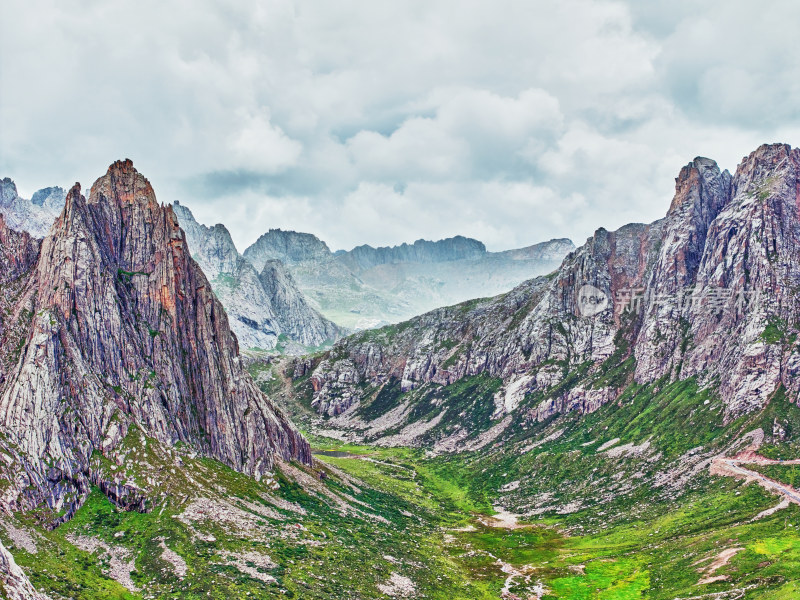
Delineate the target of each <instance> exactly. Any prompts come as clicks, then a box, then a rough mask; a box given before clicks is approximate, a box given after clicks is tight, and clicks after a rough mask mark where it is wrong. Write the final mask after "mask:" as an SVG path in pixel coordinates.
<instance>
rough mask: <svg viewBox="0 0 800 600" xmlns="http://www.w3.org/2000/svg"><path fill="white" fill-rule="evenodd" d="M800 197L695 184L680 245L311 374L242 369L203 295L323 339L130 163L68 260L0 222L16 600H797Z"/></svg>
mask: <svg viewBox="0 0 800 600" xmlns="http://www.w3.org/2000/svg"><path fill="white" fill-rule="evenodd" d="M798 182H800V151H799V150H797V149H792V148H791V147H789V146H786V145H783V144H773V145H764V146H761V147H760V148H758V149H757V150H755V151H754V152H752V153H751V154H750V155H749V156H748V157H746V158H745V159H744V160H743V161H742V163H741V164H740V166H739V168H738V169H737V171H736V173H735V174H734V175H731V174H729V173H728V172H727V171H721V170H720V169H719V168H718V167H717V165H716V163H714V162H713V161H710V160H708V159H704V158H696V159H695V160H693V161H691V162H690V163H689V164H688V165H686V166H685V167H684V168H683V169H681V171H680V173H679V176H678V178H677V179H676V190H675V196H674V198H673V201H672V203H671V205H670V207H669V210H668V212H667V215H666V216H665V217H664V218H663V219H660V220H658V221H656V222H654V223H651V224H632V225H627V226H625V227H622V228H620V229H619V230H617V231H607V230H605V229H602V228H601V229H598V230H597V231H596V232H595V234H594V235H593V236H592V237H591V238H589V239H588V240H587V242H586V244H584V245H583V246H581V247H580V248H578V249H576V250H575V251H573V252H570V253H569V254H568V255H567V256H566V257H565V258H564V260H563V262H562V263H561V265H560V266H559V268H558V269H557V270H555V271H553V272H551V273H549V274H547V275H544V276H540V277H536V278H533V279H529V280H527V281H525V282H523V283H521V284H520V285H518V286H516V287H515V288H513V289H512V290H510V291H507V292H505V293H501V294H499V295H496V296H493V297H490V298H479V299H472V300H468V301H466V302H462V303H460V304H455V305H452V306H447V307H443V308H437V309H435V310H432V311H430V312H427V313H424V314H422V315H419V316H417V317H414V318H412V319H410V320H406V321H403V322H400V323H397V324H390V325H386V326H383V327H381V328H376V329H370V330H366V331H360V332H355V333H353V334H350V335H348V336H345V337H342V338H341V339H339V340H338V341H336V342H332V341H329V343H326V344H324V345H323V346H324V347H321V348H316V349H311V350H308V349H307V350H306V353H305V354H301V355H299V356H293V355H290V354H278V353H275V352H269V353H265V352H260V351H250V350H246V349H243V350H242V351H240V348H239V340H238V336H237V335H236V334H235V333H234V332H233V327H232V326H231V325H229V321H228V319H229V316H228V314H227V312H226V310H224V308H223V304H222V302H221V301H220V297H223V298H225V297H227V298H228V301H229V302H230V298H231V296H225V293H227V292H225V293H223V292H221V291H219V287H218V286H219V283H217V284H216V287H215V284H214V283H213V282H212V281H210V280H209V279H208V278H207V275H206V273H205V271H206V270H208V271H209V273H210V274H212V275H214V276H215V279H218V277H217V276H218V275H219V274H220V273H227V272H228V270H226V269H229V268H231V267H229V266H225V265H224V264H223V263H226V261H227V263H230V265H233V267H235V268H236V269H239V270H240V272H241V273H249V275H248V276H247V277H243V278H242V279H241V282H244V281H250V282H251V283H252V287H250V288H248V289H251V290H254V291H253V293H254V294H262V295H264V297H267V296H269V297H270V298H271V299H270V306H271V307H279V306H283V307H284V308H285V311H284V313H283V314H284V315H292V316H294V317H297V318H296V319H295V320H294V321H285V320H284V321H281V318H280V317H279V315H278V314H277V313H275V314H274V322H275V323H276V324H277V326H278V327H279V328H284V327H285V330H286V331H290V330H292V328H293V327H294V328H295V329H294V332H295V335H297V336H299V335H301V334H302V333H303V331H305V333H308V334H310V333H313V332H316V334H318V335H322V336H326V339H328V338H329V337H330V336H329V334H327V333H325V330H326V328H332V327H334V326H333V325H332V324H330V322H328V321H326V320H325V318H324V317H322V316H321V315H320V314H319V313H318V312H315V311H316V309H314V308H313V307H312V306H311V304H310V303H305V301H304V300H303V297H302V294H300V293H299V292H297V287H296V286H295V283H294V279H293V278H292V277H291V276H288V277H283V276H282V278H281V279H280V281H281V283H280V285H281V286H282V287H280V288H278V287H275V285H273V284H274V283H275V281H277V279H276V280H275V281H273V279H272V277H276V275H275V273H273V274H272V275H270V279H269V281H267V282H265V281H264V278H263V277H262V276H263V275H264V273H265V270H264V269H262V270H261V272H259V271H258V270H257V269H256V268H255V267H254V266H247V265H249V263H247V264H246V263H245V262H243V261H244V259H243V258H242V257H241V256H239V255H238V252H236V251H235V248H233V249H231V248H232V247H233V246H232V243H230V236H229V234H227V231H226V230H224V228H221V227H219V226H217V227H215V228H204V226H201V225H199V224H196V230H195V231H194V232H193V233H192V234H191V239H189V237H187V235H186V234H185V233H184V231H183V229H182V228H181V226H180V224H179V221H178V219H179V217H178V216H177V215H176V212H175V211H174V209H173V207H171V206H164V205H161V204H159V203H158V202H157V201H156V200H155V195H154V192H153V190H152V187H151V186H150V184H149V182H148V181H147V179H145V178H144V177H143V176H142V175H141V174H140V173H138V171H136V170H135V169H134V168H133V165H132V163H131V162H130V161H118V162H116V163H114V164H112V165H111V167H109V170H108V172H107V173H106V174H105V175H104V176H102V177H101V178H99V179H98V180H97V181H96V182H95V184H94V185H93V186H92V188H91V191H90V194H89V197H88V198H86V197H84V196H83V195H82V193H81V189H80V187H79V186H77V185H76V186H75V187H74V188H72V189H71V190H70V192H69V193H68V195H67V199H66V204H65V207H64V209H63V211H62V213H61V215H60V216H59V217H58V219H57V220H56V222H55V224H54V225H53V226H52V228H51V230H50V232H49V233H48V235H47V236H46V237H45V238H44V239H43V240H39V239H38V238H35V237H32V236H31V235H29V234H28V233H26V232H20V231H16V230H14V229H12V228H9V227H7V226H6V224H5V222H4V221H3V220H0V249H2V253H0V260H2V265H3V267H4V268H3V271H2V272H1V273H0V285H2V286H3V290H4V292H5V293H4V295H3V296H2V309H3V310H2V312H0V327H1V328H2V329H0V336H2V337H0V340H2V344H0V359H1V360H0V451H1V452H0V461H1V462H0V469H1V471H0V472H1V473H2V488H0V492H1V493H2V496H0V498H1V499H2V506H3V508H4V513H3V516H2V518H0V525H2V526H1V527H0V542H2V547H0V560H1V561H2V562H3V564H7V565H8V566H7V567H4V569H5V571H4V572H5V573H7V574H6V575H4V576H3V578H2V579H0V580H1V581H2V582H3V583H2V586H3V587H2V588H0V591H2V593H4V594H5V595H7V596H8V597H11V598H14V599H15V600H16V598H25V597H34V596H32V594H34V593H35V594H38V595H40V597H46V598H50V599H51V600H56V599H64V598H69V599H73V598H77V599H87V600H88V599H94V598H113V599H127V600H134V599H136V600H138V599H142V600H144V599H150V598H153V599H155V598H176V599H177V598H181V599H183V598H187V599H194V598H196V599H200V598H220V599H222V598H242V599H244V598H287V597H288V598H304V599H305V598H310V599H329V600H334V599H340V598H354V599H355V598H363V599H372V598H374V599H378V598H431V599H442V600H444V599H464V600H468V599H469V600H472V599H487V600H488V599H500V598H504V599H507V600H515V599H522V600H533V599H535V600H561V599H566V600H595V599H597V600H628V599H631V600H633V599H644V598H647V599H654V600H677V599H682V600H700V599H708V600H720V599H759V600H760V599H767V600H784V599H790V598H795V597H796V596H797V595H798V592H800V590H798V581H800V532H799V531H798V527H800V502H798V500H800V495H798V492H797V488H796V487H795V486H796V485H797V478H796V469H797V466H798V465H800V439H799V438H798V432H800V407H798V381H800V380H798V377H797V373H798V371H797V369H798V366H799V365H800V361H799V360H798V356H800V354H798V348H800V346H798V331H800V330H799V329H798V323H800V314H798V310H800V308H799V305H798V302H797V291H796V290H797V289H798V288H797V286H798V285H800V271H798V264H800V261H798V260H796V259H797V249H798V248H799V247H800V244H798V243H797V242H798V239H800V238H798V235H800V225H798V223H800V213H798V211H797V206H798V204H797V198H798V196H797V194H798V192H797V190H798V189H800V184H798ZM178 212H179V213H181V214H182V215H183V216H182V217H181V218H182V219H183V221H187V222H188V219H189V217H190V216H191V213H188V214H187V213H186V212H185V211H182V209H181V208H179V209H178ZM191 240H194V242H192V241H191ZM192 244H194V248H193V247H192ZM264 266H265V267H266V266H267V264H266V263H265V265H264ZM276 268H280V267H276ZM257 281H258V282H260V283H259V284H258V285H260V286H261V287H260V288H259V287H258V285H256V282H257ZM241 282H240V284H239V286H240V287H239V288H238V289H242V286H244V283H241ZM247 285H250V284H247ZM641 289H644V290H652V292H651V293H641V294H640V295H638V296H637V294H639V292H636V290H641ZM259 290H260V291H259ZM587 290H588V291H587ZM687 290H689V291H687ZM719 290H722V291H723V292H725V293H721V292H720V291H719ZM765 291H768V292H769V293H768V294H765V293H761V292H765ZM271 292H275V293H274V294H272V295H270V294H271ZM712 292H713V293H712ZM237 297H238V298H247V297H249V296H248V295H247V294H244V295H240V296H237ZM586 298H591V299H592V304H591V305H587V304H586V302H585V300H586ZM257 305H258V302H256V303H254V304H253V305H248V304H246V303H239V304H237V309H236V311H231V314H232V315H237V314H238V315H246V314H249V313H247V311H248V310H250V308H251V307H252V306H257ZM278 312H280V311H278ZM246 318H249V317H246ZM301 330H302V331H301ZM259 331H260V332H261V333H264V334H266V333H267V329H264V328H262V329H259V328H258V327H256V328H253V332H256V333H252V335H256V334H257V332H259ZM269 331H272V334H270V335H274V334H275V332H276V331H277V329H276V330H269ZM329 331H333V329H329ZM317 339H319V338H317ZM123 340H124V342H123ZM308 340H309V341H310V340H311V338H308ZM29 424H30V426H29ZM33 589H35V590H36V592H32V591H31V590H33Z"/></svg>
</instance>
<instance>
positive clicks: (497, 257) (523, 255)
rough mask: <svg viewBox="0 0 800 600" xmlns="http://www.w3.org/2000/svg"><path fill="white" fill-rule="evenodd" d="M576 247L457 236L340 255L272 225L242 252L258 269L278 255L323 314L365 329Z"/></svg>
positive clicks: (539, 265) (499, 281)
mask: <svg viewBox="0 0 800 600" xmlns="http://www.w3.org/2000/svg"><path fill="white" fill-rule="evenodd" d="M574 248H575V246H574V245H573V244H572V242H571V241H570V240H567V239H554V240H550V241H549V242H543V243H540V244H535V245H533V246H529V247H527V248H520V249H518V250H509V251H506V252H487V250H486V247H485V246H484V245H483V243H481V242H479V241H478V240H474V239H470V238H465V237H462V236H456V237H453V238H448V239H444V240H439V241H436V242H431V241H427V240H417V241H416V242H414V243H413V244H402V245H400V246H394V247H381V248H373V247H371V246H366V245H365V246H357V247H356V248H354V249H352V250H350V251H338V252H335V253H334V252H331V250H330V249H329V248H328V246H327V244H325V242H323V241H322V240H320V239H319V238H317V237H316V236H313V235H311V234H307V233H297V232H294V231H282V230H280V229H271V230H269V231H268V232H267V233H265V234H264V235H262V236H261V237H260V238H259V239H258V240H257V241H256V242H255V243H254V244H253V245H252V246H250V247H249V248H247V249H246V250H245V251H244V257H245V258H246V259H247V260H249V261H250V262H251V263H253V265H254V266H255V267H256V268H258V267H259V265H261V264H263V262H264V261H265V260H268V259H270V258H272V259H278V260H280V261H281V262H283V263H284V264H285V265H286V267H287V268H288V269H289V270H290V271H291V273H292V275H293V276H294V278H295V280H296V281H297V283H298V285H299V287H300V289H302V290H303V291H304V292H305V294H306V296H307V297H308V299H309V301H310V302H312V303H314V305H315V306H317V307H318V309H319V310H320V312H322V313H323V314H324V315H326V316H327V317H328V318H330V319H331V320H333V321H335V322H337V323H340V324H342V325H345V326H347V327H350V328H353V329H366V328H371V327H375V326H376V325H379V324H381V323H395V322H398V321H401V320H404V319H408V318H410V317H412V316H414V315H418V314H421V313H424V312H427V311H429V310H432V309H434V308H437V307H439V306H445V305H448V304H453V303H455V302H460V301H463V300H468V299H470V298H480V297H486V296H493V295H496V294H499V293H502V292H505V291H508V290H510V289H511V288H512V287H514V286H515V285H517V284H519V283H520V282H522V281H525V280H526V279H530V278H531V277H535V276H537V275H543V274H545V273H549V272H550V271H552V270H553V269H555V268H556V267H557V266H558V264H559V263H560V262H561V260H562V259H563V258H564V256H566V254H567V253H568V252H570V251H572V250H573V249H574Z"/></svg>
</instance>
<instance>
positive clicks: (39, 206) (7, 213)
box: [0, 177, 66, 238]
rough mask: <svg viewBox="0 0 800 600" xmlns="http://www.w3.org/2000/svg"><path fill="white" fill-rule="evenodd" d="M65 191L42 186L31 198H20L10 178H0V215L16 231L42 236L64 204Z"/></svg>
mask: <svg viewBox="0 0 800 600" xmlns="http://www.w3.org/2000/svg"><path fill="white" fill-rule="evenodd" d="M65 196H66V192H65V191H64V190H63V189H62V188H60V187H50V188H44V189H41V190H39V191H37V192H36V193H34V195H33V199H32V200H26V199H24V198H20V196H19V194H18V193H17V186H16V184H15V183H14V181H13V180H12V179H10V178H9V177H5V178H3V179H2V180H0V215H3V216H4V217H5V221H6V224H7V225H8V226H9V227H11V228H12V229H16V230H17V231H27V232H28V233H30V234H31V235H32V236H34V237H37V238H43V237H44V236H45V235H46V234H47V232H48V230H49V229H50V226H51V225H52V224H53V221H55V219H56V217H57V216H58V214H59V213H60V212H61V208H62V207H63V206H64V198H65Z"/></svg>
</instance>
